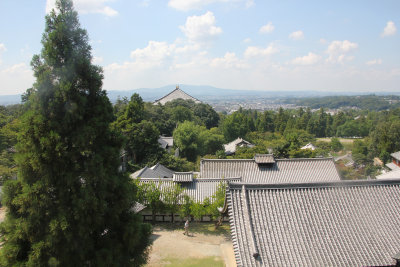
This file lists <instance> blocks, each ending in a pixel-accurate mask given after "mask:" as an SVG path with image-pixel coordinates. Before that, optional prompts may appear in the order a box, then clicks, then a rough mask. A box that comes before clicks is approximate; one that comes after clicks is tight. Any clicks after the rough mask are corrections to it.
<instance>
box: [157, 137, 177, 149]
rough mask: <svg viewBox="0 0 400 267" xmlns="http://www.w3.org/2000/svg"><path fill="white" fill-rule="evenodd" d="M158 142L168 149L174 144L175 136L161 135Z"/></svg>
mask: <svg viewBox="0 0 400 267" xmlns="http://www.w3.org/2000/svg"><path fill="white" fill-rule="evenodd" d="M158 143H159V144H160V147H161V148H163V149H167V148H168V147H173V146H174V138H173V137H170V136H160V137H159V138H158Z"/></svg>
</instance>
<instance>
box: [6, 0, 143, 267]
mask: <svg viewBox="0 0 400 267" xmlns="http://www.w3.org/2000/svg"><path fill="white" fill-rule="evenodd" d="M42 44H43V49H42V52H41V54H40V55H36V56H34V57H33V59H32V68H33V71H34V76H35V78H36V82H35V83H34V85H33V88H32V89H31V91H30V92H29V94H27V96H26V98H27V99H26V107H27V112H26V113H25V114H24V115H23V117H22V119H21V127H20V132H19V139H18V145H17V151H18V155H17V164H18V179H17V180H12V181H8V182H7V183H6V184H5V186H4V194H5V196H4V203H5V204H6V206H7V214H6V218H5V221H4V222H3V223H2V224H1V232H2V242H3V245H2V246H3V247H2V249H1V251H0V253H1V257H0V261H1V265H2V266H3V265H4V266H48V265H53V266H57V265H58V266H111V265H114V266H115V265H117V266H138V265H141V264H143V263H145V261H146V257H147V253H146V251H147V246H148V245H149V235H150V231H151V229H150V226H148V225H146V224H142V222H141V220H140V217H139V216H138V215H137V214H135V213H134V212H133V210H132V207H133V205H134V204H135V200H136V199H135V195H136V193H135V191H136V187H135V185H134V184H133V183H130V182H129V177H127V176H126V175H123V174H121V173H119V171H118V167H119V153H120V148H121V145H122V138H121V135H120V134H119V133H118V132H115V131H113V130H111V128H110V123H111V122H112V120H113V109H112V106H111V103H110V102H109V100H108V98H107V96H106V93H105V91H103V90H102V89H101V86H102V78H103V75H102V70H101V68H100V67H98V66H95V65H93V64H92V63H91V61H92V56H91V48H90V45H89V43H88V36H87V33H86V31H85V30H84V29H82V28H81V27H80V24H79V21H78V16H77V13H76V12H75V11H74V9H73V5H72V1H71V0H59V1H57V2H56V10H53V11H52V12H51V13H50V14H49V15H47V16H46V28H45V32H44V34H43V38H42Z"/></svg>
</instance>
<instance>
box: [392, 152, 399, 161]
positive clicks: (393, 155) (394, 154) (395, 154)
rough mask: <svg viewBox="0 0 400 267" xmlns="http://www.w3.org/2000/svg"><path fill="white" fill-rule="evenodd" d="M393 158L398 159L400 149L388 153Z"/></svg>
mask: <svg viewBox="0 0 400 267" xmlns="http://www.w3.org/2000/svg"><path fill="white" fill-rule="evenodd" d="M390 156H392V157H393V158H395V159H397V160H400V151H397V152H395V153H392V154H390Z"/></svg>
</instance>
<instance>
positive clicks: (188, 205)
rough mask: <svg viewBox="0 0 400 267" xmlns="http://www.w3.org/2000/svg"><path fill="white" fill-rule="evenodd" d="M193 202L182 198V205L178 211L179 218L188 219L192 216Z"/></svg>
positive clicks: (188, 198)
mask: <svg viewBox="0 0 400 267" xmlns="http://www.w3.org/2000/svg"><path fill="white" fill-rule="evenodd" d="M192 205H193V200H192V199H191V198H190V197H189V196H188V195H184V196H183V203H182V205H181V207H180V209H179V215H180V216H181V218H185V217H186V218H189V217H190V216H191V215H192Z"/></svg>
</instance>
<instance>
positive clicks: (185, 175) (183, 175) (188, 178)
mask: <svg viewBox="0 0 400 267" xmlns="http://www.w3.org/2000/svg"><path fill="white" fill-rule="evenodd" d="M172 181H174V182H192V181H193V172H175V173H174V175H173V176H172Z"/></svg>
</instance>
